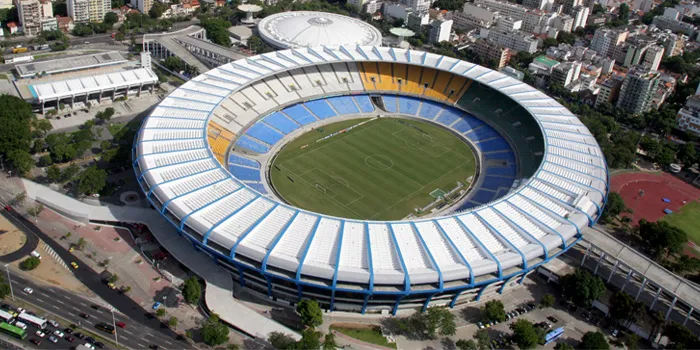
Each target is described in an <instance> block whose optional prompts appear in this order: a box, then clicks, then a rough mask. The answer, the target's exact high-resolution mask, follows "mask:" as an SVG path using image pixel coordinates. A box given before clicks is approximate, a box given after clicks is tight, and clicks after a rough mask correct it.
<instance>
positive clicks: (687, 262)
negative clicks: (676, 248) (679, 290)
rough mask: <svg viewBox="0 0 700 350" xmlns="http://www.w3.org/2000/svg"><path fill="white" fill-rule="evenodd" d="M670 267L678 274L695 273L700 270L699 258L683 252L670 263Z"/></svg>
mask: <svg viewBox="0 0 700 350" xmlns="http://www.w3.org/2000/svg"><path fill="white" fill-rule="evenodd" d="M671 269H672V270H673V271H674V272H676V273H678V274H680V275H686V274H695V273H697V272H698V271H700V259H698V258H694V257H690V256H687V255H685V254H683V255H681V256H680V257H678V259H676V261H675V262H674V263H673V264H672V265H671Z"/></svg>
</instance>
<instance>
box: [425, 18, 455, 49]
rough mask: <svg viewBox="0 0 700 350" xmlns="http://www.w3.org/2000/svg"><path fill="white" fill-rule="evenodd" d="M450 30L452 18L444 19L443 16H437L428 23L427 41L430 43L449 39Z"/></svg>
mask: <svg viewBox="0 0 700 350" xmlns="http://www.w3.org/2000/svg"><path fill="white" fill-rule="evenodd" d="M451 32H452V20H451V19H448V20H445V19H443V18H438V19H435V20H433V21H432V22H431V23H430V37H429V39H428V40H429V41H430V42H431V43H439V42H442V41H450V33H451Z"/></svg>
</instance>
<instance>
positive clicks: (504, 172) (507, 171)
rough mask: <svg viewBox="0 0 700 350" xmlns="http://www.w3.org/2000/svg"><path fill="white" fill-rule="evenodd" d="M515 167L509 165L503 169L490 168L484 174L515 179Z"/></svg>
mask: <svg viewBox="0 0 700 350" xmlns="http://www.w3.org/2000/svg"><path fill="white" fill-rule="evenodd" d="M515 173H516V171H515V165H513V164H511V165H509V166H507V167H505V168H501V167H490V168H488V169H486V174H487V175H499V176H508V177H515Z"/></svg>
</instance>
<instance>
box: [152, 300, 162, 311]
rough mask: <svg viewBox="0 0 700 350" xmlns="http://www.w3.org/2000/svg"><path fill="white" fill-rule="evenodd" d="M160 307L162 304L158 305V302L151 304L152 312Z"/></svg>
mask: <svg viewBox="0 0 700 350" xmlns="http://www.w3.org/2000/svg"><path fill="white" fill-rule="evenodd" d="M161 305H162V304H161V303H160V301H156V303H155V304H153V310H158V308H159V307H160V306H161Z"/></svg>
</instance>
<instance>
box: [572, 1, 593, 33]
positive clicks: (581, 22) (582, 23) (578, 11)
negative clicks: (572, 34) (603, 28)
mask: <svg viewBox="0 0 700 350" xmlns="http://www.w3.org/2000/svg"><path fill="white" fill-rule="evenodd" d="M571 12H572V13H570V15H571V16H572V17H573V18H574V25H573V30H576V29H578V28H585V27H586V23H587V22H588V15H589V13H590V9H589V8H588V7H585V6H576V7H574V8H573V10H571Z"/></svg>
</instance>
